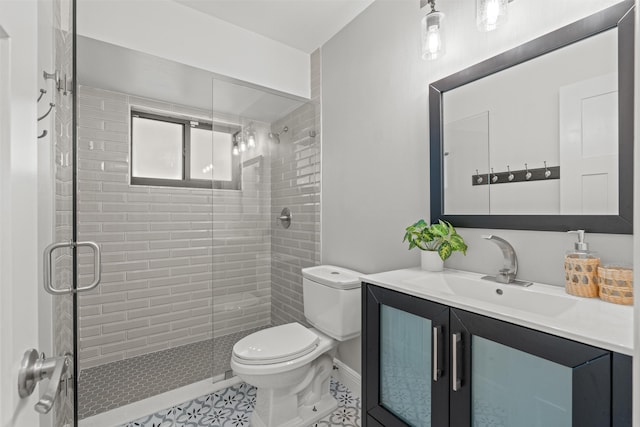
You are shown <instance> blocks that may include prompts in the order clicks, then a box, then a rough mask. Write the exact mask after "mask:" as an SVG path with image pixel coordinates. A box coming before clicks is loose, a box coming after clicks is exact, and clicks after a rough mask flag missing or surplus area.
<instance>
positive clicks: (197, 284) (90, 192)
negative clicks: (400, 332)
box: [59, 3, 320, 426]
mask: <svg viewBox="0 0 640 427" xmlns="http://www.w3.org/2000/svg"><path fill="white" fill-rule="evenodd" d="M81 6H82V3H81V4H80V7H81ZM79 28H82V25H81V23H79ZM76 59H77V93H76V99H77V127H76V129H77V139H76V144H75V147H74V149H75V158H76V162H75V170H74V172H75V173H74V176H75V177H76V181H75V189H76V191H75V192H74V194H73V195H74V198H75V209H76V212H77V213H76V219H75V230H76V233H77V240H79V241H85V240H86V241H94V242H96V243H97V244H98V245H99V246H100V248H101V250H102V274H101V276H102V277H101V279H102V280H101V283H100V284H99V286H98V287H97V288H96V289H95V290H93V291H90V292H86V293H81V294H79V295H78V297H77V317H76V323H77V329H76V331H75V332H76V334H77V349H78V352H77V372H78V377H77V378H78V379H77V386H78V389H77V391H78V393H77V395H78V397H77V416H78V420H79V425H81V426H82V425H91V426H99V425H105V426H107V425H120V424H123V423H124V422H126V421H129V420H132V419H135V418H137V417H139V416H143V415H145V414H147V413H152V412H155V411H157V410H159V409H162V408H164V407H167V406H168V405H167V400H166V399H168V397H167V396H169V395H170V393H171V391H172V390H176V389H179V390H180V396H181V398H182V400H185V399H187V398H193V397H197V396H199V395H202V394H205V393H210V392H212V391H213V390H215V389H216V388H217V387H220V384H226V383H225V381H227V383H228V382H229V381H233V379H229V378H230V377H231V375H232V373H231V372H230V368H229V360H230V357H231V349H232V347H233V344H234V343H235V342H237V340H239V339H240V338H242V337H244V336H246V335H247V334H249V333H252V332H254V331H256V330H259V329H261V328H264V327H267V326H270V325H278V324H283V323H288V322H292V321H299V322H302V323H304V315H303V304H302V277H301V273H300V270H301V268H303V267H306V266H311V265H315V264H317V263H318V262H319V243H318V242H319V232H320V229H319V215H320V210H319V203H320V188H319V185H320V184H319V183H320V135H319V126H318V125H319V123H318V118H319V116H318V114H317V112H316V111H317V108H316V105H315V104H314V103H313V102H311V101H309V100H305V99H302V98H296V97H292V96H288V95H285V94H282V93H278V92H275V91H273V90H270V89H266V88H262V87H258V86H256V85H251V84H248V83H243V82H240V81H237V80H233V79H230V78H227V77H224V76H219V75H214V74H212V73H210V72H207V71H204V70H201V69H198V68H194V67H190V66H187V65H184V64H179V63H176V62H174V61H170V60H168V59H165V58H161V57H158V56H153V55H150V54H149V53H146V52H141V51H136V50H133V49H129V48H126V47H123V46H119V45H115V44H110V43H106V42H104V41H101V40H97V39H93V38H90V37H85V36H83V35H82V32H80V34H79V35H78V38H77V58H76ZM123 64H126V65H127V66H126V67H123V66H122V65H123ZM284 208H288V209H289V212H290V217H289V218H290V221H289V224H288V225H290V226H289V227H288V228H285V227H284V225H285V223H286V222H287V221H284V220H281V218H280V217H281V213H282V210H283V209H284ZM77 277H78V286H85V285H86V284H87V283H89V282H91V281H92V280H93V277H94V265H93V255H92V254H91V253H90V252H85V251H84V250H78V254H77ZM216 384H218V385H216ZM158 396H160V397H158ZM169 399H170V398H169ZM136 402H137V403H136ZM169 403H170V405H169V406H173V405H177V404H179V403H180V401H170V402H169ZM143 404H144V405H143ZM136 405H137V406H136ZM136 411H137V412H136ZM59 425H62V424H59Z"/></svg>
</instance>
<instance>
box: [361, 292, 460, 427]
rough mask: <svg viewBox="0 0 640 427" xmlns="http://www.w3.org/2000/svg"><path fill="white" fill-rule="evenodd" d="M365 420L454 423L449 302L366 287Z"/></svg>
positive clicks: (418, 426) (423, 425)
mask: <svg viewBox="0 0 640 427" xmlns="http://www.w3.org/2000/svg"><path fill="white" fill-rule="evenodd" d="M363 289H364V290H363V292H364V293H365V295H364V298H363V304H364V307H363V313H364V317H365V319H364V322H363V338H364V339H363V349H362V355H363V364H362V366H363V379H364V387H363V410H364V411H365V412H366V413H367V414H368V418H365V419H367V420H368V423H367V424H366V425H377V424H376V423H378V424H381V425H384V426H414V427H431V426H447V425H448V423H449V420H448V416H449V400H448V393H449V392H448V378H449V376H448V370H447V367H446V365H447V364H448V357H449V355H448V338H447V337H448V329H449V326H448V321H449V308H448V307H446V306H443V305H441V304H436V303H433V302H430V301H424V300H421V299H419V298H416V297H412V296H409V295H405V294H401V293H398V292H394V291H391V290H388V289H383V288H379V287H376V286H372V285H368V286H366V287H365V288H363Z"/></svg>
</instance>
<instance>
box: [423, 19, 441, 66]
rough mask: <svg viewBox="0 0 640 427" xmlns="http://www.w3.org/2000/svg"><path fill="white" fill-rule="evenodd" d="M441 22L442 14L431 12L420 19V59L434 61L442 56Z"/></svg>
mask: <svg viewBox="0 0 640 427" xmlns="http://www.w3.org/2000/svg"><path fill="white" fill-rule="evenodd" d="M443 20H444V13H442V12H436V11H433V10H432V11H431V12H429V13H428V14H426V15H425V16H423V17H422V23H421V27H422V28H421V30H422V59H436V58H439V57H441V56H442V55H444V51H445V49H444V34H443V31H442V21H443Z"/></svg>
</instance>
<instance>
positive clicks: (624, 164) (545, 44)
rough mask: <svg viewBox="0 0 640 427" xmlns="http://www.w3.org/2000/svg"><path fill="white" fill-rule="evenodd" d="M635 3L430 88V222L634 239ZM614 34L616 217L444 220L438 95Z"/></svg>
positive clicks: (460, 217) (464, 217)
mask: <svg viewBox="0 0 640 427" xmlns="http://www.w3.org/2000/svg"><path fill="white" fill-rule="evenodd" d="M633 9H634V2H633V0H624V1H622V2H620V3H617V4H615V5H613V6H611V7H609V8H607V9H604V10H602V11H600V12H598V13H595V14H593V15H591V16H589V17H587V18H584V19H581V20H579V21H576V22H574V23H572V24H569V25H567V26H565V27H562V28H560V29H558V30H555V31H553V32H551V33H549V34H546V35H544V36H542V37H539V38H537V39H535V40H532V41H530V42H527V43H525V44H523V45H521V46H518V47H516V48H514V49H511V50H508V51H506V52H504V53H501V54H499V55H497V56H494V57H493V58H490V59H487V60H485V61H483V62H480V63H478V64H476V65H473V66H471V67H469V68H466V69H464V70H462V71H460V72H457V73H455V74H452V75H450V76H448V77H445V78H443V79H441V80H438V81H436V82H434V83H431V84H430V85H429V139H430V148H429V155H430V179H431V185H430V186H431V222H432V223H434V222H437V221H438V220H439V219H442V220H445V221H449V222H451V223H452V224H453V225H455V226H456V227H463V228H464V227H467V228H497V229H514V230H545V231H567V230H575V229H584V230H587V231H589V232H592V233H613V234H632V233H633V133H634V130H633V126H634V125H633V120H634V104H633V97H634V37H635V35H634V25H635V22H634V10H633ZM613 28H617V29H618V115H619V116H618V128H619V129H618V137H619V141H618V171H619V172H618V176H619V190H618V191H619V197H618V200H619V202H618V212H619V214H618V215H447V214H445V213H444V191H443V187H442V171H443V155H442V151H443V150H442V127H443V121H442V94H443V93H444V92H446V91H448V90H451V89H455V88H457V87H459V86H462V85H465V84H467V83H470V82H472V81H475V80H478V79H481V78H483V77H486V76H489V75H491V74H494V73H496V72H499V71H502V70H504V69H507V68H510V67H512V66H514V65H517V64H520V63H523V62H526V61H528V60H530V59H533V58H536V57H538V56H541V55H544V54H545V53H548V52H551V51H554V50H556V49H560V48H562V47H564V46H567V45H570V44H572V43H575V42H578V41H580V40H582V39H585V38H587V37H590V36H593V35H595V34H598V33H601V32H603V31H606V30H609V29H613Z"/></svg>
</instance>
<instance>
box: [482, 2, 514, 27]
mask: <svg viewBox="0 0 640 427" xmlns="http://www.w3.org/2000/svg"><path fill="white" fill-rule="evenodd" d="M508 5H509V0H476V25H477V26H478V29H479V30H480V31H493V30H495V29H496V28H498V26H500V25H501V24H502V23H503V22H505V21H506V20H507V13H508Z"/></svg>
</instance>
